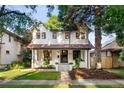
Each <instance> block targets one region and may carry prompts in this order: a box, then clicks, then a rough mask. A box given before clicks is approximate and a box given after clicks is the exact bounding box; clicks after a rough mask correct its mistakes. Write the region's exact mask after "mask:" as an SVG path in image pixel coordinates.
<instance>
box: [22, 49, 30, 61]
mask: <svg viewBox="0 0 124 93" xmlns="http://www.w3.org/2000/svg"><path fill="white" fill-rule="evenodd" d="M21 54H22V55H23V61H31V51H30V50H29V49H25V50H23V51H22V53H21Z"/></svg>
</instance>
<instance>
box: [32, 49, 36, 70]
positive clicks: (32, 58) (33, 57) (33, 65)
mask: <svg viewBox="0 0 124 93" xmlns="http://www.w3.org/2000/svg"><path fill="white" fill-rule="evenodd" d="M34 56H35V55H34V50H33V49H32V60H31V62H32V63H31V68H34V61H35V60H34Z"/></svg>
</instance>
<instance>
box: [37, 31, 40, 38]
mask: <svg viewBox="0 0 124 93" xmlns="http://www.w3.org/2000/svg"><path fill="white" fill-rule="evenodd" d="M40 38H41V35H40V32H39V31H38V32H36V39H40Z"/></svg>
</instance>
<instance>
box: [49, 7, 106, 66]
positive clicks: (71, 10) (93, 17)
mask: <svg viewBox="0 0 124 93" xmlns="http://www.w3.org/2000/svg"><path fill="white" fill-rule="evenodd" d="M47 7H48V13H50V12H51V10H52V9H53V6H47ZM58 9H59V15H58V17H59V20H60V21H64V22H63V23H64V24H63V27H64V28H65V29H70V30H71V28H72V29H74V28H75V27H77V28H78V29H79V30H81V28H82V27H84V26H85V25H88V26H90V25H94V27H95V55H96V62H97V63H98V65H97V67H98V68H101V66H100V62H101V30H102V19H103V17H102V15H103V13H104V6H84V5H83V6H71V5H70V6H66V5H62V6H58ZM49 10H50V11H49ZM49 15H50V14H49Z"/></svg>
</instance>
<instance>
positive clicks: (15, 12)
mask: <svg viewBox="0 0 124 93" xmlns="http://www.w3.org/2000/svg"><path fill="white" fill-rule="evenodd" d="M12 13H13V14H16V15H26V14H25V13H20V12H18V11H10V12H6V13H1V14H0V17H2V16H5V15H8V14H12Z"/></svg>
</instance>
